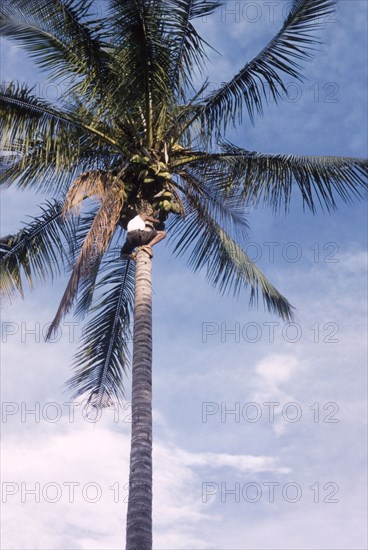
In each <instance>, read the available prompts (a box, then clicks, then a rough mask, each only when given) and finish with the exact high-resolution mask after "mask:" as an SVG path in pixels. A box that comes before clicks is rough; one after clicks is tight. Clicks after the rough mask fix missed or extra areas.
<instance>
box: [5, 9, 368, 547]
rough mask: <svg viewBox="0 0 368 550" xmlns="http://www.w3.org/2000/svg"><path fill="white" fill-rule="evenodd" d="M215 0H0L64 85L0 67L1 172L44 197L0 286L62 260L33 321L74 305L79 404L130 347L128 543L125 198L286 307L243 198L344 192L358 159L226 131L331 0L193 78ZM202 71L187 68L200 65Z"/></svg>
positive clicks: (136, 452)
mask: <svg viewBox="0 0 368 550" xmlns="http://www.w3.org/2000/svg"><path fill="white" fill-rule="evenodd" d="M220 5H221V2H219V1H217V0H208V1H205V0H106V2H105V3H104V4H103V11H102V13H100V14H99V16H98V17H97V16H96V11H95V9H96V8H99V9H100V7H101V5H100V4H99V3H96V5H95V4H94V2H93V0H53V1H52V2H49V0H3V6H2V9H1V34H2V36H4V37H7V38H10V39H12V40H15V41H16V42H17V43H19V44H20V45H21V46H23V47H24V48H25V49H26V50H27V51H28V52H29V54H30V56H31V57H32V59H33V60H34V62H35V63H36V64H38V66H39V67H41V69H43V70H44V71H45V72H46V74H47V77H48V78H49V79H50V80H51V81H54V82H58V83H60V85H62V87H63V90H64V94H63V97H62V98H61V99H59V100H58V101H55V102H54V103H51V102H48V101H46V100H44V99H41V98H39V97H36V95H35V94H34V93H33V91H32V89H31V88H30V87H29V86H27V84H19V83H11V84H10V85H7V86H5V85H3V86H2V87H1V91H0V124H1V130H2V142H1V150H2V151H3V156H2V170H1V175H0V178H1V184H2V185H3V187H8V186H10V185H13V186H16V187H18V188H20V189H30V190H37V191H41V192H43V193H45V194H47V195H51V197H52V199H51V200H48V202H46V203H45V204H44V205H43V206H42V213H41V214H40V215H39V216H38V217H36V218H35V219H34V220H33V221H32V222H31V223H30V224H28V225H27V226H25V227H24V228H23V229H21V231H20V232H19V233H17V234H14V235H8V236H6V237H4V238H3V239H1V241H0V252H1V266H2V291H3V292H5V293H7V294H8V295H9V297H10V298H11V296H12V295H13V294H14V293H17V292H18V293H20V294H23V286H24V283H25V281H26V282H27V283H28V284H29V285H30V286H31V287H32V286H33V284H34V282H35V281H36V280H37V279H40V280H42V281H43V280H45V279H46V278H47V277H48V276H51V277H53V276H55V275H57V274H58V273H59V272H60V271H62V270H64V269H66V270H68V269H69V270H70V271H71V274H70V279H69V282H68V284H67V287H66V290H65V293H64V295H63V297H62V300H61V303H60V306H59V309H58V311H57V313H56V316H55V318H54V320H53V322H52V323H51V324H50V329H49V336H51V335H52V334H53V332H54V331H56V330H57V328H58V325H59V323H60V320H61V319H62V318H63V316H64V315H65V314H67V313H68V312H69V311H70V310H71V309H72V307H73V306H75V313H76V315H77V316H79V317H80V318H84V317H85V316H86V315H88V316H89V317H88V319H89V320H88V322H87V325H86V329H85V330H84V333H83V334H84V335H83V337H82V341H81V344H80V347H79V349H78V351H77V354H76V357H75V362H74V368H75V374H74V375H73V376H72V378H71V379H70V380H69V381H68V387H69V389H70V390H71V391H72V393H73V397H74V398H79V397H81V396H83V397H87V398H88V404H89V405H90V406H91V407H97V408H98V407H104V406H107V405H111V404H118V403H119V402H120V401H121V400H122V399H123V398H124V380H125V376H126V373H127V366H128V364H129V361H130V354H129V346H128V341H129V337H130V328H129V327H130V321H131V318H132V317H133V318H134V336H133V357H132V406H133V422H132V444H131V459H130V485H129V502H128V515H127V546H126V547H127V549H129V550H132V549H134V550H137V549H138V548H140V549H149V548H151V547H152V397H151V384H152V382H151V367H152V303H151V264H152V259H151V255H150V254H148V253H147V251H146V250H144V249H140V250H138V253H137V255H136V257H135V261H132V260H130V259H128V260H120V259H119V255H118V254H119V249H120V246H121V239H122V236H123V230H124V229H126V227H127V223H128V222H129V220H130V219H131V218H132V217H133V216H135V215H136V214H137V213H142V212H144V213H147V214H151V215H152V214H154V215H159V216H160V218H161V219H164V218H166V219H167V232H168V235H169V239H168V240H169V243H170V244H171V245H172V247H173V253H174V254H176V255H177V256H181V255H187V258H188V265H189V267H190V268H192V269H193V270H194V271H195V272H199V271H202V270H203V269H206V276H207V279H208V281H209V283H211V284H212V285H213V286H215V287H217V288H218V289H219V291H220V292H228V291H230V292H231V291H232V292H234V293H235V294H239V292H240V291H242V290H243V289H246V290H247V291H248V292H249V294H250V303H251V304H256V303H257V301H258V297H259V296H262V298H263V302H264V305H265V307H266V308H267V309H268V310H269V311H270V312H271V313H274V314H277V315H279V316H281V318H282V319H284V320H290V319H291V318H292V316H293V308H292V306H291V305H290V303H289V302H288V300H287V299H286V298H285V297H284V296H283V295H282V294H281V293H280V292H279V291H278V290H277V289H276V288H275V287H274V286H273V285H272V284H271V282H269V281H268V279H267V278H266V276H265V275H264V274H263V273H262V272H261V270H260V269H259V268H258V267H257V266H256V265H255V263H254V262H253V261H251V259H250V258H249V257H248V256H247V255H246V254H245V252H244V251H243V247H244V244H245V243H246V240H247V235H248V224H247V220H246V215H245V213H246V208H248V207H249V206H252V207H253V206H256V205H258V204H264V205H267V206H270V207H271V208H273V210H274V211H278V210H280V209H285V210H286V211H287V210H288V209H289V205H290V201H291V198H292V196H294V195H297V194H298V193H300V195H301V197H302V200H303V203H304V205H305V207H307V208H308V209H310V210H311V211H312V212H316V211H317V207H320V208H322V209H327V210H331V209H334V208H335V207H336V201H337V199H339V200H342V201H345V202H349V201H350V200H351V199H352V198H353V197H358V198H359V197H360V196H361V194H362V191H363V190H364V186H365V176H366V174H367V162H366V161H365V160H363V159H355V158H341V157H297V156H291V155H285V154H277V155H275V154H273V155H270V154H266V153H258V152H254V151H251V150H245V149H242V148H240V147H237V146H236V145H234V144H232V143H230V142H229V141H226V132H227V130H228V128H231V127H233V126H235V125H238V124H240V123H241V121H242V117H243V115H246V116H247V117H249V118H250V119H251V121H253V120H254V118H255V116H256V115H257V114H262V113H263V109H264V107H265V105H266V103H267V96H268V94H269V93H271V96H272V98H273V100H274V101H276V102H278V101H279V100H281V99H282V96H283V95H284V94H285V93H286V92H287V90H286V87H285V78H286V77H287V78H289V79H290V78H294V79H297V80H302V78H303V76H302V65H303V62H305V61H309V60H310V59H311V58H312V56H313V53H314V50H315V49H316V47H317V45H318V44H319V40H318V37H317V36H316V34H315V31H316V30H318V28H319V27H320V26H321V22H322V21H323V20H324V19H325V18H326V16H327V15H328V14H330V13H331V12H332V11H333V9H334V1H333V0H294V1H293V2H292V3H291V7H290V12H289V15H288V16H287V18H286V20H285V22H284V24H283V26H282V28H281V30H280V31H279V33H278V34H277V35H276V36H275V37H274V38H273V39H272V40H271V42H270V43H269V44H268V45H266V47H265V48H264V49H263V50H262V51H261V52H260V53H259V54H258V55H257V56H256V57H255V58H254V59H253V60H252V61H250V62H248V63H246V64H243V66H241V68H240V70H239V72H238V73H237V74H236V75H235V76H234V77H233V78H232V79H231V80H230V81H229V82H226V83H224V84H221V85H220V86H219V87H218V88H217V89H215V90H214V91H211V92H209V91H208V88H207V81H206V80H204V77H203V75H204V68H205V60H206V52H207V51H208V50H207V48H208V45H207V43H206V42H205V41H204V40H203V39H202V38H201V36H200V35H199V33H198V32H197V30H196V28H195V26H194V25H193V20H195V19H196V18H197V19H198V18H201V17H204V16H209V15H210V14H212V13H213V12H214V11H215V10H216V9H218V7H219V6H220ZM200 79H202V80H203V82H202V84H200V85H197V83H198V82H199V80H200Z"/></svg>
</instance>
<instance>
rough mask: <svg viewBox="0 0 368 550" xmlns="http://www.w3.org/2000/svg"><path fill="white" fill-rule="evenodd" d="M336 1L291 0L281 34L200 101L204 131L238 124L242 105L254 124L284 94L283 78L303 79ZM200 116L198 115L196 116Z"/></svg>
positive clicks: (218, 129) (285, 92)
mask: <svg viewBox="0 0 368 550" xmlns="http://www.w3.org/2000/svg"><path fill="white" fill-rule="evenodd" d="M334 6H335V0H293V2H292V4H291V9H290V13H289V15H288V17H287V18H286V20H285V22H284V25H283V27H282V29H281V30H280V32H279V33H278V34H277V35H276V36H275V37H274V38H273V39H272V40H271V42H269V44H268V45H267V46H266V47H265V48H264V49H263V50H262V51H261V52H260V53H259V54H258V55H257V56H256V57H255V58H254V59H253V60H252V61H250V62H249V63H247V64H246V65H245V66H244V67H243V68H242V69H241V70H240V71H239V72H238V73H237V74H236V75H235V76H234V77H233V78H232V79H231V80H230V81H229V82H226V83H224V84H222V85H221V86H220V88H218V89H217V90H215V91H213V92H212V93H211V94H210V95H209V96H208V97H207V98H206V99H205V100H204V102H203V108H202V114H201V117H202V120H203V123H204V124H205V126H206V128H207V130H208V131H209V132H212V131H213V130H214V129H215V130H216V133H217V135H219V133H220V131H221V128H223V130H224V131H225V130H226V127H227V125H228V124H229V123H232V124H235V123H236V121H238V122H241V120H242V110H243V106H244V105H245V107H246V109H247V112H248V115H249V117H250V119H251V121H252V122H253V120H254V114H255V113H256V112H258V113H259V114H262V113H263V105H264V103H265V102H266V103H267V101H268V98H269V97H272V99H273V100H274V101H275V102H278V101H279V100H280V99H281V97H282V96H283V95H284V94H286V96H287V89H286V87H285V84H284V81H283V78H284V77H285V76H288V77H292V78H296V79H297V80H303V78H304V77H303V74H302V72H301V69H302V63H303V62H304V61H310V60H312V59H313V53H314V52H315V51H316V49H317V47H318V45H319V44H320V43H321V42H320V40H319V39H318V38H317V37H316V35H315V31H316V30H318V29H319V28H320V27H321V26H322V25H323V21H324V20H325V19H326V17H327V16H328V15H329V14H330V13H332V12H333V10H334ZM198 116H199V115H198Z"/></svg>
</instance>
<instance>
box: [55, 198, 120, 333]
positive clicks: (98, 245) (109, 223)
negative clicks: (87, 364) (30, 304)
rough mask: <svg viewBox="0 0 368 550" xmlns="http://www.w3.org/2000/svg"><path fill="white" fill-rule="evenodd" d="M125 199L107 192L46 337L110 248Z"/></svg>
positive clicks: (66, 311) (57, 324) (56, 325)
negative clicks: (81, 281)
mask: <svg viewBox="0 0 368 550" xmlns="http://www.w3.org/2000/svg"><path fill="white" fill-rule="evenodd" d="M122 205H123V199H122V197H121V196H119V194H118V193H116V192H110V193H106V194H105V195H104V197H103V198H102V204H101V207H100V209H99V211H98V212H97V214H96V216H95V218H94V220H93V223H92V226H91V229H90V230H89V232H88V234H87V236H86V238H85V240H84V243H83V245H82V249H81V251H80V254H79V256H78V258H77V261H76V263H75V266H74V269H73V272H72V274H71V277H70V279H69V282H68V285H67V287H66V289H65V292H64V295H63V297H62V300H61V302H60V305H59V308H58V310H57V313H56V315H55V318H54V320H53V321H52V323H51V325H50V328H49V330H48V333H47V336H46V339H48V338H50V336H51V335H52V333H53V332H54V331H55V330H56V329H57V327H58V326H59V324H60V321H61V319H62V318H63V316H64V315H66V314H67V313H68V311H69V310H70V308H71V306H72V304H73V301H74V298H75V296H76V293H77V290H78V285H79V282H80V280H81V279H82V278H85V277H88V275H89V274H90V273H91V271H92V270H93V269H94V267H95V266H96V265H97V264H98V263H99V262H100V260H101V258H102V256H103V254H104V253H105V251H106V250H107V248H108V246H109V243H110V240H111V238H112V236H113V234H114V232H115V229H116V226H117V224H118V221H119V218H120V211H121V208H122Z"/></svg>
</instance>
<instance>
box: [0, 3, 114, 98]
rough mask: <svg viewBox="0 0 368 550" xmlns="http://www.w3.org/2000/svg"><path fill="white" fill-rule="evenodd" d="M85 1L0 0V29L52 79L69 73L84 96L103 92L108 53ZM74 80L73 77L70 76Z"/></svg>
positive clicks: (77, 90)
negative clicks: (25, 50)
mask: <svg viewBox="0 0 368 550" xmlns="http://www.w3.org/2000/svg"><path fill="white" fill-rule="evenodd" d="M92 5H93V2H91V1H90V0H78V2H75V1H72V0H54V1H52V2H50V1H48V0H3V2H2V9H1V19H0V34H1V35H2V36H6V37H7V38H9V39H12V40H17V41H19V42H20V43H21V45H22V46H23V47H25V48H26V49H27V50H28V51H29V52H30V55H31V57H32V58H33V59H34V60H35V61H36V63H38V65H39V66H40V67H41V68H42V69H45V70H47V71H48V72H50V76H51V77H52V78H55V79H62V80H63V81H64V82H63V86H64V87H65V84H66V82H65V78H67V79H68V80H69V79H70V78H71V76H72V75H74V76H76V77H77V82H76V83H75V84H74V85H73V87H72V89H73V90H74V92H75V93H78V94H79V95H83V96H86V97H88V100H89V101H91V100H94V101H96V99H97V98H96V96H97V97H98V100H99V101H101V99H103V98H104V97H105V95H106V85H105V83H106V80H107V79H108V73H109V70H108V64H109V55H108V53H107V51H106V50H105V49H104V47H103V46H104V42H103V38H102V36H101V23H100V22H97V21H96V22H94V21H93V20H92V17H91V16H90V15H89V13H90V10H91V6H92ZM74 82H75V79H74Z"/></svg>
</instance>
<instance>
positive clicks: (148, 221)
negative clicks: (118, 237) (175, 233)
mask: <svg viewBox="0 0 368 550" xmlns="http://www.w3.org/2000/svg"><path fill="white" fill-rule="evenodd" d="M155 225H156V226H157V229H156V228H155V227H154V226H155ZM127 230H128V234H127V238H126V241H125V243H124V246H123V248H122V249H121V253H120V257H121V259H122V260H125V259H128V258H132V257H133V258H134V255H133V256H132V252H133V250H134V249H135V248H136V247H140V248H142V249H144V250H145V251H146V252H147V254H149V256H151V258H152V256H153V254H152V246H153V245H155V244H157V243H159V242H160V241H162V240H163V239H164V238H165V237H166V232H165V224H164V223H163V221H160V219H158V218H154V217H152V216H149V215H148V214H145V213H144V212H142V213H140V214H138V215H137V216H135V217H134V218H133V219H132V220H130V222H129V223H128V227H127Z"/></svg>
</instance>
